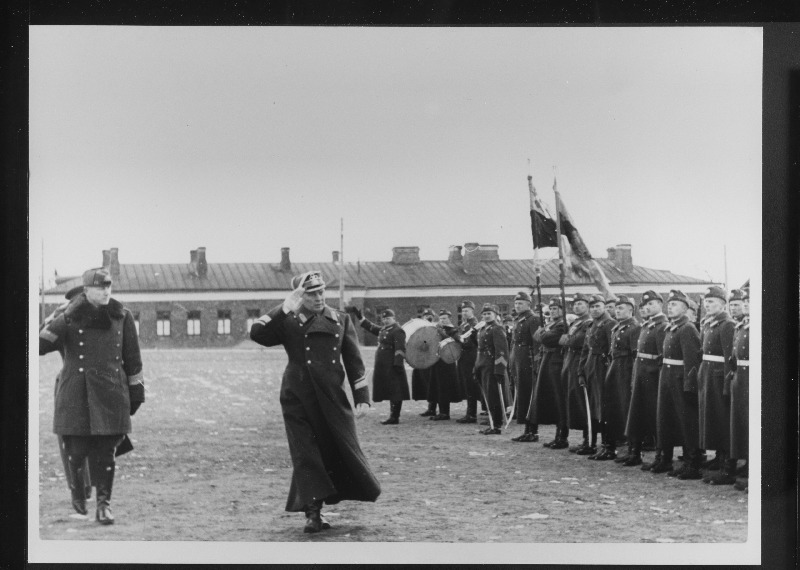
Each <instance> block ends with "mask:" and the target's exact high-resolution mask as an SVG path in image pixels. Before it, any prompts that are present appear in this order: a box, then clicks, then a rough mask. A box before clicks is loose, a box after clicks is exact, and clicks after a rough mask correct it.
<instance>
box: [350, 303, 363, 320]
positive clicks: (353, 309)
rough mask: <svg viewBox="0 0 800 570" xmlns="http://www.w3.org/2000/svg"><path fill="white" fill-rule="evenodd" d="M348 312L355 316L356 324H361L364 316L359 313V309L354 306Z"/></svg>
mask: <svg viewBox="0 0 800 570" xmlns="http://www.w3.org/2000/svg"><path fill="white" fill-rule="evenodd" d="M350 312H352V313H353V314H354V315H355V316H356V318H357V319H358V322H361V321H362V320H363V319H364V315H363V314H362V313H361V309H359V308H358V307H356V306H355V305H353V306H352V307H351V308H350Z"/></svg>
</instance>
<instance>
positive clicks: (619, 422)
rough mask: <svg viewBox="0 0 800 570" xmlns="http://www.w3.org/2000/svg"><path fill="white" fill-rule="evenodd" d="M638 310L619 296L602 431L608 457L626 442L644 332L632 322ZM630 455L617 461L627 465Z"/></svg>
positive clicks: (630, 301) (629, 299) (631, 300)
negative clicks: (639, 346) (634, 370)
mask: <svg viewBox="0 0 800 570" xmlns="http://www.w3.org/2000/svg"><path fill="white" fill-rule="evenodd" d="M635 306H636V304H635V303H634V300H633V299H632V298H630V297H628V296H627V295H620V296H619V297H618V298H617V300H616V302H615V307H616V309H615V310H616V317H617V319H616V320H617V324H616V325H614V327H613V328H612V329H611V365H610V366H609V367H608V372H607V373H606V382H605V388H604V389H603V427H602V430H603V434H605V435H607V437H606V438H605V439H606V441H607V442H608V443H607V445H606V455H607V456H613V455H615V452H616V442H617V441H620V440H623V439H624V438H625V422H626V421H627V420H628V407H629V406H630V403H631V379H632V377H633V363H634V361H635V360H636V344H637V342H638V340H639V329H640V328H641V327H640V325H639V324H638V323H637V322H636V321H635V320H634V318H633V310H634V308H635ZM628 451H629V452H628V454H627V455H624V456H621V457H617V458H616V459H615V461H617V462H620V463H621V462H623V461H627V460H628V458H629V457H630V456H631V453H630V447H629V448H628ZM598 459H601V458H598ZM620 460H621V461H620Z"/></svg>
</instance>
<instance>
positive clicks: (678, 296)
mask: <svg viewBox="0 0 800 570" xmlns="http://www.w3.org/2000/svg"><path fill="white" fill-rule="evenodd" d="M667 301H680V302H681V303H683V304H684V305H686V306H687V307H689V308H690V309H691V308H692V305H691V303H692V300H691V299H689V297H687V296H686V294H685V293H684V292H683V291H681V290H679V289H672V290H671V291H670V292H669V297H667Z"/></svg>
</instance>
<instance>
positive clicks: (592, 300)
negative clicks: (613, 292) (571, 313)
mask: <svg viewBox="0 0 800 570" xmlns="http://www.w3.org/2000/svg"><path fill="white" fill-rule="evenodd" d="M597 303H602V304H603V305H605V304H606V299H605V297H603V296H602V295H592V296H591V297H589V305H590V306H591V305H596V304H597Z"/></svg>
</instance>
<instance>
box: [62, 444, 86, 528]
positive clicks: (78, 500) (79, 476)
mask: <svg viewBox="0 0 800 570" xmlns="http://www.w3.org/2000/svg"><path fill="white" fill-rule="evenodd" d="M66 466H67V469H68V470H69V474H68V475H67V479H68V481H69V491H70V495H71V496H72V508H73V509H75V512H77V513H79V514H81V515H85V514H87V513H88V512H89V511H88V510H87V509H86V499H87V498H88V497H87V495H86V485H85V482H84V477H85V472H86V470H87V469H86V461H85V460H83V459H81V460H80V461H78V460H77V459H74V460H73V458H72V457H68V458H67V463H66ZM90 488H91V487H90Z"/></svg>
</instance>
